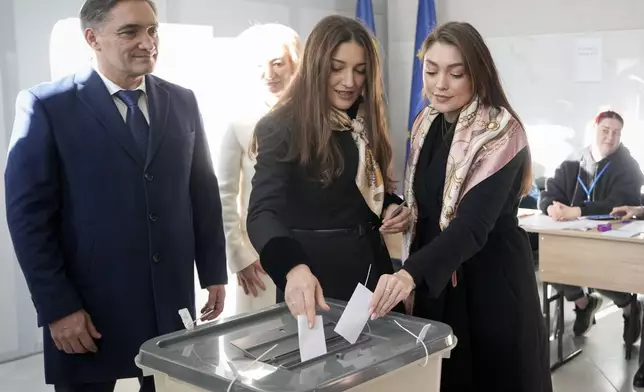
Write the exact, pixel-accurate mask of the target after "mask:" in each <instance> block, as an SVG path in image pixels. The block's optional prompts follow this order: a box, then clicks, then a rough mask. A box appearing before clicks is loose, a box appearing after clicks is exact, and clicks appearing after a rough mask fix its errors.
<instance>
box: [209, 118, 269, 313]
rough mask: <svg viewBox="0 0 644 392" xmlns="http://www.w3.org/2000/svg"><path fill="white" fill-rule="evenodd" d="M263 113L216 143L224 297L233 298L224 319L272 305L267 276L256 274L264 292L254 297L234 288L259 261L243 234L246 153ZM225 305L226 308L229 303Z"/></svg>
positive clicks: (249, 173) (251, 166) (248, 175)
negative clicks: (226, 281)
mask: <svg viewBox="0 0 644 392" xmlns="http://www.w3.org/2000/svg"><path fill="white" fill-rule="evenodd" d="M266 112H267V107H263V108H262V109H260V110H257V111H255V113H252V114H248V113H247V115H246V117H247V118H244V119H243V120H237V121H234V122H232V123H231V124H230V125H229V126H228V128H227V129H226V132H225V133H224V134H223V135H222V137H221V139H220V140H221V141H220V148H219V154H218V156H217V159H216V160H217V164H216V165H215V166H216V174H217V179H218V181H219V192H220V196H221V204H222V209H223V218H224V230H225V233H226V254H227V258H228V271H229V273H230V276H229V284H228V290H227V296H228V297H231V296H234V297H235V300H234V312H232V311H231V310H232V309H230V308H229V309H226V310H227V311H226V312H225V313H226V315H233V314H239V313H245V312H251V311H255V310H258V309H261V308H264V307H267V306H270V305H273V304H275V284H274V283H273V281H272V280H271V278H270V277H269V276H268V275H263V274H260V277H261V278H262V281H263V282H264V284H265V285H266V291H262V290H261V289H259V293H258V296H257V297H253V295H252V294H250V293H249V295H246V294H244V290H243V289H242V287H241V286H239V285H238V284H237V276H236V275H235V274H237V273H238V272H239V271H241V270H243V269H244V268H246V267H248V266H249V265H251V264H252V263H253V262H255V261H256V260H257V259H258V258H259V257H258V255H257V252H255V249H253V246H252V245H251V243H250V240H249V239H248V233H247V231H246V216H247V211H248V202H249V198H250V191H251V181H252V179H253V175H254V174H255V161H254V160H253V159H251V157H250V156H249V154H248V149H249V146H250V142H251V140H252V137H253V132H254V131H255V124H256V123H257V121H259V119H260V118H261V117H262V116H263V115H264V114H265V113H266ZM233 288H234V289H233ZM233 290H234V292H232V291H233ZM230 299H232V298H230ZM226 302H227V304H226V306H227V307H228V306H229V305H230V304H231V303H232V302H233V301H226Z"/></svg>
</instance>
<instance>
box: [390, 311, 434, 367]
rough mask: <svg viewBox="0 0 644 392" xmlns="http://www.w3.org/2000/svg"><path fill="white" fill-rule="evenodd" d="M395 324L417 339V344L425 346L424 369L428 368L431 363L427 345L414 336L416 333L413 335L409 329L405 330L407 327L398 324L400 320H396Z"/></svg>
mask: <svg viewBox="0 0 644 392" xmlns="http://www.w3.org/2000/svg"><path fill="white" fill-rule="evenodd" d="M394 323H396V324H398V326H399V327H400V328H402V330H403V331H405V332H407V333H408V334H410V335H411V336H413V337H415V338H416V341H417V342H420V343H421V344H422V345H423V348H424V349H425V363H424V364H423V365H422V367H425V366H427V363H429V351H428V350H427V345H426V344H425V342H423V341H422V340H421V339H419V338H418V336H416V335H414V333H413V332H411V331H410V330H408V329H407V328H405V327H403V326H402V325H400V323H399V322H398V320H394Z"/></svg>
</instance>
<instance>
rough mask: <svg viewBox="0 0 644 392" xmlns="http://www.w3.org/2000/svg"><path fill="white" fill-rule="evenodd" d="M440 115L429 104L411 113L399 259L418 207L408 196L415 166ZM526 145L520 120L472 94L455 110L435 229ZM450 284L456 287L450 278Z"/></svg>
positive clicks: (405, 253) (410, 237) (445, 223)
mask: <svg viewBox="0 0 644 392" xmlns="http://www.w3.org/2000/svg"><path fill="white" fill-rule="evenodd" d="M439 114H440V113H439V112H438V111H437V110H436V109H434V108H433V107H431V106H428V107H426V108H425V109H423V111H421V113H420V114H419V115H418V116H417V117H416V120H415V121H414V125H413V127H412V134H411V150H410V155H409V161H408V162H407V167H406V170H405V181H404V196H405V200H406V201H407V205H408V206H409V208H410V209H411V211H412V214H413V215H412V216H413V218H414V219H413V221H412V224H411V225H410V227H409V228H408V230H407V231H406V232H405V233H404V234H403V262H404V260H406V259H407V258H408V257H409V251H410V248H411V244H412V242H413V240H414V237H413V236H414V232H415V230H416V221H417V219H418V206H417V204H416V199H415V195H414V189H413V184H414V176H415V175H416V165H417V163H418V158H419V156H420V152H421V150H422V147H423V143H424V142H425V137H426V136H427V133H428V132H429V129H430V128H431V125H432V122H433V121H434V119H436V117H438V115H439ZM527 145H528V140H527V137H526V134H525V131H524V130H523V128H522V127H521V124H520V123H519V122H518V121H517V120H516V119H515V118H514V117H512V115H511V114H510V113H509V112H508V111H507V110H505V109H504V108H490V107H485V106H483V105H481V104H480V101H479V99H478V98H475V99H474V100H473V101H472V102H471V103H470V104H469V105H468V106H466V107H465V108H463V110H462V111H461V113H460V115H459V117H458V120H457V123H456V128H455V130H454V139H453V140H452V145H451V147H450V151H449V157H448V159H447V167H446V172H445V188H444V190H443V208H442V210H441V217H440V227H441V230H445V228H447V226H449V224H450V222H451V221H452V219H454V216H455V215H456V214H457V213H458V204H459V203H460V201H461V200H463V197H464V196H465V195H466V194H467V192H469V191H470V190H471V189H472V188H473V187H475V186H476V185H477V184H479V183H481V182H482V181H484V180H485V179H486V178H488V177H490V176H491V175H493V174H494V173H496V172H497V171H499V170H501V169H502V168H503V167H504V166H505V165H507V164H508V162H510V161H511V160H512V159H513V158H514V157H515V156H516V155H517V154H518V153H519V152H520V151H521V150H522V149H523V148H524V147H526V146H527ZM452 283H453V284H454V285H456V281H455V276H453V277H452Z"/></svg>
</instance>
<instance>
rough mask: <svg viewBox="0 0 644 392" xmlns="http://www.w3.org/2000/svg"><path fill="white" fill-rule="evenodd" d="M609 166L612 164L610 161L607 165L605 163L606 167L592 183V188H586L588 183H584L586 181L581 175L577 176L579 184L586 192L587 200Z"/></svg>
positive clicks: (587, 200)
mask: <svg viewBox="0 0 644 392" xmlns="http://www.w3.org/2000/svg"><path fill="white" fill-rule="evenodd" d="M608 166H610V162H608V163H607V164H606V165H604V168H603V169H602V170H601V171H600V172H599V174H597V176H596V177H595V179H594V180H593V182H592V183H591V184H590V188H586V184H584V181H583V180H582V179H581V176H577V181H578V182H579V185H581V187H582V188H583V190H584V193H586V202H589V201H590V195H591V194H592V192H593V189H595V185H597V181H599V179H600V178H601V176H602V175H603V174H604V172H605V171H606V169H608Z"/></svg>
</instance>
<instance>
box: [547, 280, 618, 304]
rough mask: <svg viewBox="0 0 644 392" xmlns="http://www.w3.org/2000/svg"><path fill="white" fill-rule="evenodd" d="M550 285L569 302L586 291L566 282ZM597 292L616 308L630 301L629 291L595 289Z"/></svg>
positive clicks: (582, 296) (583, 295)
mask: <svg viewBox="0 0 644 392" xmlns="http://www.w3.org/2000/svg"><path fill="white" fill-rule="evenodd" d="M552 287H554V288H555V290H557V291H558V292H562V291H563V294H564V297H566V299H567V300H568V301H570V302H575V301H576V300H578V299H581V298H584V297H585V296H586V292H585V291H584V289H582V288H581V287H578V286H570V285H566V284H553V285H552ZM596 291H597V292H598V293H599V294H601V295H603V296H604V297H607V298H609V299H611V300H612V301H613V303H615V305H617V307H618V308H625V307H627V306H628V305H629V304H630V303H631V293H621V292H619V291H611V290H596Z"/></svg>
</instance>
